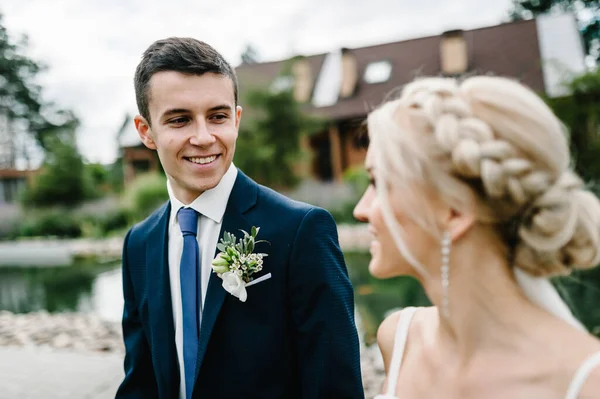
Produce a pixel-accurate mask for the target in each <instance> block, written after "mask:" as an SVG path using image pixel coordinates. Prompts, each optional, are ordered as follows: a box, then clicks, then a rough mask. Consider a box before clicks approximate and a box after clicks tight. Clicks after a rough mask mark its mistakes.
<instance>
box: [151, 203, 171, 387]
mask: <svg viewBox="0 0 600 399" xmlns="http://www.w3.org/2000/svg"><path fill="white" fill-rule="evenodd" d="M170 211H171V205H170V203H168V204H166V205H164V206H163V208H162V209H161V210H160V211H159V213H158V216H157V221H156V223H155V224H154V225H153V226H152V227H151V230H150V232H149V234H148V241H147V243H146V262H147V265H148V314H149V319H150V329H151V331H152V342H151V343H150V344H151V347H152V348H156V353H157V354H160V355H159V356H156V358H155V361H156V363H157V366H158V367H157V368H158V369H159V370H158V372H157V373H156V375H157V376H158V377H159V378H162V379H163V382H164V383H165V385H164V386H167V387H170V388H171V393H172V394H173V395H175V394H176V393H177V388H178V387H179V380H178V367H179V366H178V362H177V349H176V347H175V327H174V325H173V308H172V305H171V286H170V278H169V262H168V244H169V242H168V235H167V231H168V222H169V215H170ZM165 380H166V381H165ZM173 397H175V396H173Z"/></svg>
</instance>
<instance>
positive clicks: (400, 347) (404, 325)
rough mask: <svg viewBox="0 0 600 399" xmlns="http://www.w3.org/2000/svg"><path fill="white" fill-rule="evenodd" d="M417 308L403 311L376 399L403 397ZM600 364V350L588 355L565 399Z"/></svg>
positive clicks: (571, 398)
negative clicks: (400, 388) (399, 389)
mask: <svg viewBox="0 0 600 399" xmlns="http://www.w3.org/2000/svg"><path fill="white" fill-rule="evenodd" d="M416 310H417V309H416V308H414V307H410V308H406V309H404V310H403V311H402V316H401V317H400V319H399V320H398V327H397V328H396V337H395V339H394V349H393V352H392V360H391V363H390V368H389V373H388V388H387V390H386V392H385V394H382V395H377V396H376V397H375V398H374V399H401V398H398V397H397V396H396V395H395V392H396V382H397V381H398V373H399V372H400V365H401V364H402V358H403V357H404V348H405V346H406V339H407V337H408V328H409V327H410V322H411V320H412V317H413V315H414V314H415V311H416ZM598 366H600V352H597V353H594V354H593V355H591V356H590V357H588V358H587V359H586V360H585V361H584V362H583V364H582V365H581V366H580V367H579V369H578V370H577V372H576V373H575V376H574V377H573V379H572V380H571V384H570V386H569V389H568V391H567V394H566V396H565V399H577V398H578V396H579V393H580V391H581V389H582V388H583V385H584V384H585V381H586V379H587V377H588V376H589V374H590V373H591V372H592V370H594V368H595V367H598ZM440 399H443V398H440Z"/></svg>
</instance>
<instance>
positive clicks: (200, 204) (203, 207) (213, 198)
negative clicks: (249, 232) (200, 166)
mask: <svg viewBox="0 0 600 399" xmlns="http://www.w3.org/2000/svg"><path fill="white" fill-rule="evenodd" d="M237 172H238V171H237V168H236V167H235V165H234V164H233V162H232V163H231V165H230V166H229V169H227V172H225V174H224V175H223V177H222V178H221V181H220V182H219V184H217V185H216V186H215V187H213V188H211V189H210V190H206V191H205V192H203V193H202V194H200V195H199V196H198V197H197V198H196V199H195V200H194V201H192V203H191V204H189V205H185V204H184V203H183V202H181V201H179V200H178V199H177V198H176V197H175V194H174V193H173V188H172V187H171V182H170V181H169V179H167V190H168V192H169V200H170V201H171V217H170V223H169V226H172V225H173V224H174V223H175V220H176V217H177V212H178V211H179V209H181V208H185V207H188V208H192V209H193V210H195V211H196V212H198V213H200V214H201V215H204V216H206V217H207V218H209V219H211V220H213V221H215V222H216V223H221V221H222V220H223V215H224V214H225V208H227V202H228V201H229V196H230V195H231V191H232V190H233V185H234V184H235V180H236V178H237Z"/></svg>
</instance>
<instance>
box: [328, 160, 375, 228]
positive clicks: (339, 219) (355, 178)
mask: <svg viewBox="0 0 600 399" xmlns="http://www.w3.org/2000/svg"><path fill="white" fill-rule="evenodd" d="M344 183H345V184H348V185H349V186H350V188H351V192H352V194H351V195H350V196H349V197H348V198H345V199H342V200H341V201H340V202H339V204H338V205H337V206H335V207H333V208H331V209H328V211H329V212H330V213H331V216H333V218H334V219H335V221H336V223H338V224H341V223H347V224H354V223H358V221H357V220H356V219H355V218H354V216H353V212H354V207H355V206H356V204H357V203H358V201H359V200H360V198H361V197H362V195H363V193H364V192H365V191H366V189H367V187H368V186H369V174H368V173H367V171H366V169H365V168H364V167H363V166H355V167H352V168H348V169H347V170H346V171H345V172H344Z"/></svg>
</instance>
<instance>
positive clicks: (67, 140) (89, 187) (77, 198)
mask: <svg viewBox="0 0 600 399" xmlns="http://www.w3.org/2000/svg"><path fill="white" fill-rule="evenodd" d="M96 196H97V192H96V189H95V187H94V185H93V181H92V178H91V176H90V175H89V173H88V169H86V168H85V165H84V163H83V159H82V157H81V155H80V154H79V153H78V151H77V147H76V145H75V140H74V134H62V135H60V136H53V137H48V138H47V153H46V158H45V160H44V164H43V166H42V172H41V173H40V174H39V175H37V176H36V178H35V180H34V183H33V184H32V185H30V186H29V187H28V188H27V189H26V191H25V193H24V196H23V202H24V204H25V205H26V206H37V207H50V206H73V205H77V204H79V203H81V202H83V201H84V200H86V199H91V198H95V197H96Z"/></svg>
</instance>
